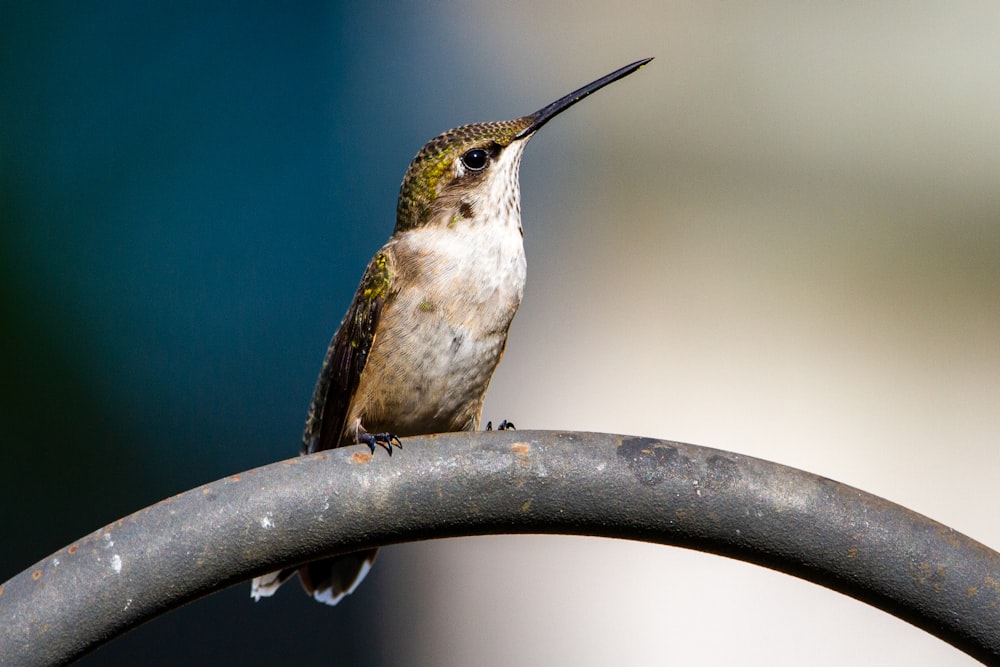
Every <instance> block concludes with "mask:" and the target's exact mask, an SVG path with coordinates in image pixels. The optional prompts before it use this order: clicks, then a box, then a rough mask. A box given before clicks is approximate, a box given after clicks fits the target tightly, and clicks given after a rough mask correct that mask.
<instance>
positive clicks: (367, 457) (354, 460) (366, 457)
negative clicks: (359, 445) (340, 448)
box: [347, 452, 372, 465]
mask: <svg viewBox="0 0 1000 667" xmlns="http://www.w3.org/2000/svg"><path fill="white" fill-rule="evenodd" d="M371 460H372V455H371V454H366V453H364V452H354V454H352V455H351V458H349V459H348V460H347V462H348V463H350V464H351V465H357V464H359V463H368V462H369V461H371Z"/></svg>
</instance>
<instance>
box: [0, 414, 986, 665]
mask: <svg viewBox="0 0 1000 667" xmlns="http://www.w3.org/2000/svg"><path fill="white" fill-rule="evenodd" d="M488 533H557V534H577V535H598V536H604V537H619V538H627V539H636V540H645V541H648V542H657V543H661V544H670V545H675V546H681V547H689V548H693V549H699V550H702V551H708V552H712V553H717V554H723V555H726V556H731V557H733V558H738V559H740V560H745V561H749V562H753V563H757V564H760V565H763V566H766V567H770V568H774V569H776V570H780V571H782V572H786V573H788V574H792V575H794V576H798V577H802V578H804V579H808V580H810V581H814V582H816V583H819V584H822V585H824V586H827V587H829V588H832V589H834V590H837V591H840V592H842V593H845V594H847V595H850V596H852V597H855V598H857V599H859V600H862V601H864V602H868V603H869V604H872V605H874V606H876V607H878V608H880V609H883V610H885V611H887V612H889V613H891V614H894V615H896V616H898V617H900V618H902V619H904V620H906V621H909V622H910V623H913V624H915V625H917V626H919V627H921V628H923V629H925V630H926V631H928V632H930V633H932V634H934V635H936V636H938V637H940V638H941V639H943V640H944V641H946V642H949V643H951V644H952V645H954V646H956V647H957V648H959V649H961V650H962V651H965V652H966V653H968V654H969V655H971V656H973V657H975V658H978V659H979V660H981V661H983V662H986V663H990V664H1000V554H998V553H997V552H995V551H992V550H990V549H988V548H987V547H985V546H983V545H982V544H979V543H978V542H975V541H973V540H971V539H970V538H968V537H965V536H964V535H961V534H960V533H956V532H955V531H953V530H951V529H949V528H947V527H946V526H943V525H941V524H938V523H936V522H934V521H931V520H930V519H927V518H926V517H923V516H920V515H918V514H915V513H913V512H911V511H909V510H907V509H905V508H903V507H900V506H898V505H895V504H893V503H890V502H888V501H886V500H883V499H881V498H878V497H875V496H872V495H870V494H867V493H864V492H862V491H859V490H857V489H853V488H850V487H847V486H844V485H842V484H838V483H837V482H834V481H831V480H828V479H825V478H822V477H817V476H816V475H812V474H809V473H806V472H802V471H799V470H795V469H792V468H788V467H785V466H781V465H777V464H774V463H769V462H767V461H762V460H760V459H754V458H750V457H747V456H741V455H739V454H734V453H732V452H725V451H720V450H714V449H709V448H705V447H697V446H694V445H686V444H681V443H675V442H668V441H662V440H653V439H649V438H636V437H626V436H616V435H607V434H598V433H560V432H545V431H507V432H489V433H488V432H478V433H461V434H449V435H440V436H429V437H412V438H406V439H405V441H404V448H403V450H402V451H398V452H397V453H396V455H395V456H393V457H392V458H391V459H390V458H389V457H388V456H386V455H385V454H384V452H381V451H378V452H376V454H375V456H374V457H373V456H371V455H370V454H369V453H368V449H367V448H366V447H364V446H361V447H350V448H344V449H337V450H332V451H326V452H321V453H319V454H315V455H312V456H308V457H301V458H296V459H291V460H288V461H282V462H279V463H275V464H273V465H269V466H266V467H264V468H258V469H256V470H251V471H248V472H245V473H241V474H238V475H233V476H231V477H228V478H225V479H221V480H219V481H216V482H213V483H211V484H207V485H205V486H202V487H199V488H197V489H193V490H191V491H188V492H186V493H182V494H180V495H178V496H174V497H173V498H168V499H167V500H164V501H162V502H159V503H157V504H156V505H153V506H151V507H148V508H146V509H143V510H140V511H139V512H136V513H135V514H132V515H131V516H128V517H125V518H123V519H121V520H119V521H116V522H115V523H113V524H111V525H109V526H106V527H105V528H102V529H101V530H98V531H96V532H94V533H92V534H90V535H88V536H86V537H84V538H82V539H80V540H78V541H76V542H74V543H72V544H70V545H69V546H67V547H66V548H64V549H61V550H60V551H58V552H57V553H54V554H52V555H51V556H49V557H48V558H46V559H44V560H42V561H40V562H39V563H37V564H36V565H34V566H33V567H31V568H29V569H28V570H26V571H24V572H22V573H21V574H19V575H17V576H16V577H14V578H13V579H11V580H10V581H8V582H7V583H6V584H4V585H3V586H2V587H0V662H2V663H3V664H11V665H15V664H16V665H21V664H25V665H47V664H56V663H62V662H66V661H69V660H72V659H73V658H76V657H79V656H81V655H83V654H84V653H86V652H88V651H90V650H92V649H94V648H96V647H97V646H100V645H101V644H103V643H104V642H107V641H109V640H110V639H112V638H114V637H116V636H118V635H120V634H122V633H124V632H126V631H128V630H129V629H131V628H133V627H135V626H137V625H139V624H140V623H142V622H144V621H147V620H149V619H151V618H154V617H155V616H157V615H159V614H162V613H164V612H166V611H168V610H170V609H173V608H176V607H178V606H180V605H182V604H184V603H185V602H189V601H191V600H194V599H196V598H198V597H201V596H204V595H207V594H209V593H211V592H213V591H217V590H220V589H222V588H224V587H226V586H228V585H230V584H234V583H237V582H239V581H242V580H245V579H248V578H249V577H251V576H253V575H255V574H260V573H263V572H266V571H270V570H274V569H276V568H278V567H280V566H285V565H289V564H292V563H296V562H303V561H306V560H309V559H312V558H315V557H317V556H323V555H329V554H332V553H339V552H347V551H354V550H357V549H360V548H363V547H370V546H376V545H386V544H393V543H398V542H406V541H413V540H420V539H430V538H439V537H453V536H461V535H481V534H488ZM247 604H249V601H248V602H247Z"/></svg>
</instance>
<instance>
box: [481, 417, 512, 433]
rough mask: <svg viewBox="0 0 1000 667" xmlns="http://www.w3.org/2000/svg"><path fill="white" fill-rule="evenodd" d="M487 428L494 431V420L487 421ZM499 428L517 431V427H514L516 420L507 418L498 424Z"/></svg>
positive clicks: (500, 429)
mask: <svg viewBox="0 0 1000 667" xmlns="http://www.w3.org/2000/svg"><path fill="white" fill-rule="evenodd" d="M486 430H487V431H492V430H493V422H486ZM497 430H498V431H516V430H517V429H516V428H514V422H509V421H507V420H506V419H504V420H503V421H502V422H500V423H499V424H497Z"/></svg>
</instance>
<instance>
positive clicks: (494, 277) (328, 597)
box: [251, 58, 652, 605]
mask: <svg viewBox="0 0 1000 667" xmlns="http://www.w3.org/2000/svg"><path fill="white" fill-rule="evenodd" d="M650 60H652V58H646V59H643V60H639V61H637V62H634V63H632V64H631V65H627V66H625V67H622V68H621V69H618V70H615V71H614V72H612V73H610V74H608V75H606V76H603V77H601V78H600V79H597V80H596V81H594V82H592V83H589V84H587V85H586V86H583V87H582V88H580V89H578V90H576V91H574V92H572V93H570V94H569V95H566V96H564V97H561V98H560V99H558V100H556V101H555V102H553V103H551V104H549V105H547V106H545V107H543V108H541V109H539V110H538V111H536V112H535V113H532V114H529V115H527V116H522V117H521V118H518V119H516V120H508V121H499V122H488V123H474V124H471V125H463V126H461V127H456V128H454V129H452V130H448V131H447V132H445V133H443V134H440V135H438V136H437V137H435V138H433V139H431V140H430V142H428V143H427V145H425V146H424V147H423V148H422V149H421V150H420V152H418V153H417V155H416V156H415V157H414V158H413V161H412V162H411V163H410V166H409V168H408V169H407V170H406V175H405V176H404V178H403V183H402V185H401V186H400V189H399V200H398V203H397V206H396V226H395V229H394V231H393V234H392V237H391V238H390V239H389V241H388V242H387V243H386V244H385V245H384V246H382V248H381V249H380V250H379V251H378V252H377V253H376V254H375V257H373V258H372V260H371V262H369V264H368V267H367V268H366V269H365V273H364V276H363V277H362V278H361V284H360V285H359V286H358V289H357V292H356V293H355V295H354V300H353V301H352V302H351V305H350V307H349V308H348V310H347V314H346V316H345V317H344V319H343V321H342V322H341V323H340V327H339V328H338V329H337V332H336V333H335V334H334V336H333V340H332V341H331V342H330V345H329V348H328V349H327V352H326V357H325V359H324V361H323V366H322V369H321V370H320V375H319V380H318V381H317V383H316V388H315V391H314V392H313V398H312V404H311V406H310V408H309V414H308V417H307V418H306V426H305V432H304V434H303V437H302V445H301V448H300V454H302V455H305V454H312V453H314V452H319V451H323V450H326V449H332V448H335V447H345V446H349V445H356V444H361V443H364V444H367V445H368V446H369V447H370V448H371V453H372V454H373V455H374V454H375V451H376V448H377V447H382V448H384V449H385V450H386V451H387V452H388V453H389V455H390V456H391V455H392V452H393V448H394V447H395V448H401V447H402V441H401V440H400V438H401V437H406V436H412V435H426V434H430V433H443V432H451V431H472V430H476V429H478V428H479V420H480V417H481V415H482V411H483V400H484V399H485V397H486V389H487V387H488V386H489V383H490V379H491V378H492V376H493V371H494V370H496V367H497V364H498V363H499V362H500V357H502V356H503V352H504V348H505V346H506V343H507V331H508V329H509V328H510V324H511V321H512V320H513V318H514V314H515V313H516V312H517V308H518V306H519V305H520V303H521V296H522V295H523V293H524V283H525V272H526V265H525V258H524V241H523V237H524V232H523V230H522V228H521V188H520V184H519V180H518V174H519V169H520V164H521V155H522V153H523V152H524V148H525V146H527V144H528V141H529V140H530V139H531V137H533V136H534V135H535V133H536V132H538V130H539V129H541V127H542V126H543V125H545V124H546V123H547V122H549V121H550V120H552V118H554V117H555V116H556V115H558V114H560V113H562V112H563V111H565V110H566V109H568V108H569V107H571V106H573V105H574V104H576V103H577V102H579V101H580V100H582V99H583V98H585V97H587V96H588V95H590V94H591V93H593V92H595V91H597V90H600V89H601V88H603V87H604V86H607V85H608V84H610V83H612V82H614V81H617V80H618V79H621V78H622V77H625V76H628V75H629V74H631V73H633V72H635V71H636V70H638V69H639V68H640V67H642V66H643V65H645V64H646V63H648V62H649V61H650ZM512 426H513V425H512V424H509V423H508V422H506V421H504V422H502V423H501V424H500V428H501V429H503V428H506V427H512ZM376 551H377V550H376V549H367V550H365V551H359V552H355V553H349V554H345V555H341V556H334V557H331V558H326V559H323V560H320V561H315V562H311V563H306V564H305V565H301V566H297V567H292V568H286V569H284V570H280V571H278V572H272V573H270V574H267V575H264V576H261V577H257V578H255V579H254V580H253V583H252V585H251V596H252V597H253V598H254V599H255V600H260V598H262V597H270V596H271V595H273V594H274V593H275V591H277V590H278V587H279V586H281V584H283V583H284V582H285V581H287V580H288V579H289V578H290V577H292V576H294V575H295V574H296V572H297V573H298V575H299V580H300V582H301V584H302V586H303V588H304V589H305V590H306V593H308V594H309V595H311V596H312V597H313V598H315V599H316V600H317V601H319V602H324V603H326V604H331V605H333V604H337V603H338V602H339V601H340V600H341V599H342V598H343V597H344V596H345V595H348V594H350V593H353V592H354V590H355V589H356V588H357V586H358V584H360V583H361V581H362V580H363V579H364V578H365V576H366V575H367V574H368V571H369V570H370V569H371V566H372V564H373V563H374V560H375V554H376Z"/></svg>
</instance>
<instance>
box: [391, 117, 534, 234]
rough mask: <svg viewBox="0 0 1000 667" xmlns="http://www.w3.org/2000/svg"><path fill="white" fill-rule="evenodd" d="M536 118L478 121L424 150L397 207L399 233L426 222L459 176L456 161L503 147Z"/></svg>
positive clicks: (437, 139)
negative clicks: (480, 150)
mask: <svg viewBox="0 0 1000 667" xmlns="http://www.w3.org/2000/svg"><path fill="white" fill-rule="evenodd" d="M531 122H532V117H531V116H525V117H524V118H518V119H517V120H506V121H498V122H494V123H474V124H472V125H462V126H461V127H456V128H455V129H452V130H448V131H447V132H445V133H443V134H439V135H438V136H436V137H434V138H433V139H431V140H430V141H429V142H427V145H426V146H424V147H423V148H422V149H420V152H419V153H417V155H416V157H414V158H413V161H412V162H410V168H409V169H407V170H406V176H404V177H403V184H402V185H401V186H400V188H399V203H398V204H397V206H396V232H401V231H406V230H407V229H412V228H414V227H419V226H420V225H422V224H424V223H426V222H427V221H428V218H429V217H430V216H431V214H432V212H433V210H434V209H433V205H434V202H435V201H436V200H437V198H438V195H440V194H441V191H442V189H443V188H444V187H445V186H446V185H448V184H449V183H451V182H452V180H453V179H455V178H456V176H457V174H458V172H457V169H456V165H455V160H457V159H458V158H459V157H461V156H462V155H463V154H464V153H466V152H467V151H470V150H472V149H473V148H485V149H487V150H488V152H490V153H494V152H495V151H497V150H503V149H504V148H506V147H507V146H509V145H510V144H511V142H513V141H514V140H515V138H519V137H518V134H519V133H521V132H522V131H524V130H525V129H526V128H528V127H530V126H531Z"/></svg>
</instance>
